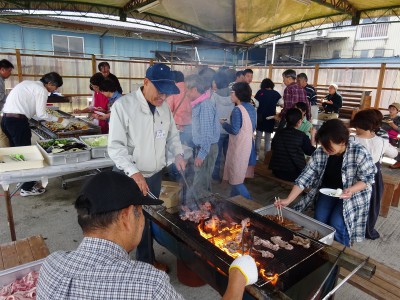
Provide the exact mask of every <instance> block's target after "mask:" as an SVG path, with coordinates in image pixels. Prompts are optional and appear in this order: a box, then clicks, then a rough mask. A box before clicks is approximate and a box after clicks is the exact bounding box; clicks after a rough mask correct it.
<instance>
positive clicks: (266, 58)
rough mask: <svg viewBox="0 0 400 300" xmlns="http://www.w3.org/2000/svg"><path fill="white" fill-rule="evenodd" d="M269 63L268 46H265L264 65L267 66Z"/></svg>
mask: <svg viewBox="0 0 400 300" xmlns="http://www.w3.org/2000/svg"><path fill="white" fill-rule="evenodd" d="M267 63H268V48H267V47H265V61H264V66H265V67H266V66H267Z"/></svg>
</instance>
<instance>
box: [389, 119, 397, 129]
mask: <svg viewBox="0 0 400 300" xmlns="http://www.w3.org/2000/svg"><path fill="white" fill-rule="evenodd" d="M388 124H389V126H390V127H392V128H394V129H397V126H396V124H394V122H393V120H389V121H388Z"/></svg>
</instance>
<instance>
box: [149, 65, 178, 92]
mask: <svg viewBox="0 0 400 300" xmlns="http://www.w3.org/2000/svg"><path fill="white" fill-rule="evenodd" d="M146 78H147V79H149V80H150V81H151V83H152V84H154V86H155V87H156V89H157V90H158V91H159V92H160V93H161V94H167V95H172V94H179V93H180V91H179V89H178V87H177V86H176V85H175V81H174V75H173V73H172V71H171V69H170V68H169V67H168V66H167V65H165V64H154V65H152V66H151V67H150V68H148V69H147V71H146Z"/></svg>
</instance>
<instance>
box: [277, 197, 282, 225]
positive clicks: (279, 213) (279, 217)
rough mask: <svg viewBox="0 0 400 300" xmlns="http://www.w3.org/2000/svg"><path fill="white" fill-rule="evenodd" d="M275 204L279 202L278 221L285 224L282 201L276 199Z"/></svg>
mask: <svg viewBox="0 0 400 300" xmlns="http://www.w3.org/2000/svg"><path fill="white" fill-rule="evenodd" d="M275 202H278V206H277V207H276V210H277V211H278V221H279V222H281V223H283V214H282V206H281V199H279V197H275Z"/></svg>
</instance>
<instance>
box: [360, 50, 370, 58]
mask: <svg viewBox="0 0 400 300" xmlns="http://www.w3.org/2000/svg"><path fill="white" fill-rule="evenodd" d="M368 54H369V50H361V52H360V57H361V58H367V57H368Z"/></svg>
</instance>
